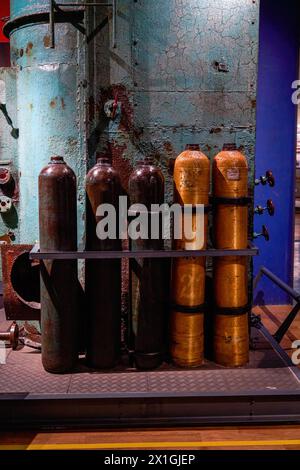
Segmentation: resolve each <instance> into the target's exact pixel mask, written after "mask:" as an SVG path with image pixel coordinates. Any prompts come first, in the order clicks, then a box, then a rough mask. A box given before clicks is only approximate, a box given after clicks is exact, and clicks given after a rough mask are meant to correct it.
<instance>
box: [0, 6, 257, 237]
mask: <svg viewBox="0 0 300 470" xmlns="http://www.w3.org/2000/svg"><path fill="white" fill-rule="evenodd" d="M66 1H67V0H66ZM11 3H12V15H11V16H12V17H18V16H21V15H24V14H31V13H36V12H41V11H46V10H48V6H49V4H48V0H44V1H43V0H13V1H12V2H11ZM79 3H80V2H79ZM258 14H259V2H258V1H256V0H243V1H240V0H222V1H221V0H160V1H159V2H156V1H152V0H151V1H149V0H118V12H117V47H116V48H114V49H113V48H112V47H111V45H112V18H111V9H109V8H108V9H107V8H89V9H88V11H87V12H86V21H85V26H86V29H87V33H86V36H85V35H83V34H82V33H81V32H79V31H78V30H77V29H76V28H75V27H74V26H73V25H71V24H69V23H59V24H56V25H55V35H56V47H55V49H49V47H48V46H49V40H50V38H49V28H48V25H47V24H29V25H27V26H25V27H22V28H20V29H18V30H15V31H14V32H13V33H12V35H11V51H12V52H11V53H12V63H13V66H14V68H13V69H11V70H1V71H0V83H1V80H2V81H3V82H5V84H6V89H7V91H6V93H7V95H8V107H9V112H10V113H11V115H12V117H13V118H14V119H15V120H16V122H17V127H18V128H19V130H20V137H19V139H18V141H16V140H14V139H13V138H12V137H11V136H10V133H9V128H8V127H7V125H6V123H5V121H4V118H3V116H0V128H1V136H0V158H3V159H6V158H12V160H13V161H14V162H15V171H16V172H17V179H19V194H20V202H17V203H16V212H17V215H18V223H17V227H18V230H19V235H20V236H19V235H18V231H16V235H17V240H18V241H20V242H22V243H33V242H34V241H35V240H37V238H38V214H37V205H38V201H37V177H38V174H39V172H40V170H41V168H42V167H43V166H44V165H46V164H47V163H48V160H49V157H50V156H51V155H52V154H59V153H61V154H62V155H63V156H64V157H65V159H66V161H67V162H68V164H69V165H70V166H71V167H72V168H73V169H74V171H75V173H76V175H77V179H78V227H79V236H78V239H79V240H80V245H81V246H82V245H83V242H84V218H85V192H84V177H85V174H86V169H87V168H90V167H91V166H92V165H93V164H94V162H95V155H96V152H98V153H100V154H104V155H110V156H112V158H113V161H114V164H115V166H116V168H117V169H118V170H119V172H120V173H121V178H122V183H123V186H124V189H125V190H126V189H127V182H128V177H129V174H130V171H131V169H132V168H133V167H134V165H135V162H136V161H137V159H138V158H140V156H141V155H152V156H154V157H155V158H156V161H157V163H158V164H159V166H160V167H161V168H162V171H163V173H164V176H165V178H166V185H165V187H166V201H168V202H171V201H172V199H173V183H172V178H171V176H170V175H169V173H168V168H169V160H170V159H171V158H174V157H176V155H178V154H179V153H180V152H181V151H182V149H183V148H184V146H185V144H186V143H200V145H201V147H202V149H203V151H204V152H205V153H206V154H207V155H208V156H209V157H210V158H212V157H213V156H214V155H215V154H216V153H217V152H218V151H219V149H220V148H221V147H222V145H223V143H224V142H236V143H237V145H238V146H239V147H241V148H242V149H243V150H244V152H245V154H246V156H247V158H248V161H249V168H250V175H249V181H250V188H251V190H252V188H253V177H254V143H255V107H256V71H257V48H258ZM86 44H87V47H86ZM15 77H16V78H17V79H15ZM110 101H113V102H116V103H117V107H116V115H115V117H114V118H113V119H112V118H111V116H108V115H107V114H105V111H104V110H105V105H106V103H107V102H110ZM2 129H3V133H2ZM8 155H12V157H9V156H8ZM1 224H2V221H1V220H0V226H1V227H2V225H1ZM3 227H4V226H3ZM1 230H2V228H1Z"/></svg>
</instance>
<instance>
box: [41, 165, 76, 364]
mask: <svg viewBox="0 0 300 470" xmlns="http://www.w3.org/2000/svg"><path fill="white" fill-rule="evenodd" d="M39 229H40V249H41V251H46V252H47V251H76V250H77V212H76V176H75V174H74V172H73V170H72V169H71V168H70V167H69V166H68V165H67V164H66V163H65V161H64V159H63V158H62V157H52V158H51V161H50V163H49V164H48V165H47V166H46V167H45V168H43V170H42V171H41V173H40V175H39ZM78 320H79V317H78V278H77V261H76V260H53V261H52V260H45V261H44V262H43V263H41V331H42V362H43V366H44V368H45V369H46V370H47V371H48V372H53V373H63V372H68V371H70V370H71V369H72V368H73V367H74V366H75V364H76V361H77V358H78Z"/></svg>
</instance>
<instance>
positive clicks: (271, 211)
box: [254, 199, 275, 217]
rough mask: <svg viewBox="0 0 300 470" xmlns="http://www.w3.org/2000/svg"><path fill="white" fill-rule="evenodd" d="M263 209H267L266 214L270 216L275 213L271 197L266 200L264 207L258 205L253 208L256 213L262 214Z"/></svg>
mask: <svg viewBox="0 0 300 470" xmlns="http://www.w3.org/2000/svg"><path fill="white" fill-rule="evenodd" d="M265 211H268V214H269V215H270V216H272V217H273V215H274V214H275V206H274V203H273V201H272V199H268V200H267V205H266V207H262V206H260V205H258V206H256V207H255V209H254V212H255V214H258V215H262V214H263V213H264V212H265Z"/></svg>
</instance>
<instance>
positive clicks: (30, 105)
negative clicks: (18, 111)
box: [29, 103, 33, 111]
mask: <svg viewBox="0 0 300 470" xmlns="http://www.w3.org/2000/svg"><path fill="white" fill-rule="evenodd" d="M29 109H30V111H32V110H33V104H32V103H29Z"/></svg>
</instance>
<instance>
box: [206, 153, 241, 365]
mask: <svg viewBox="0 0 300 470" xmlns="http://www.w3.org/2000/svg"><path fill="white" fill-rule="evenodd" d="M213 194H214V221H213V222H214V243H215V248H218V249H245V248H247V240H248V199H247V196H248V165H247V160H246V158H245V156H244V155H243V154H242V153H241V152H239V151H238V150H237V148H236V146H235V145H234V144H225V145H224V147H223V150H222V151H221V152H220V153H219V154H218V155H217V156H216V157H215V158H214V162H213ZM214 301H215V308H216V312H215V313H216V316H215V334H214V351H215V360H216V362H218V363H219V364H222V365H225V366H242V365H244V364H245V363H247V361H248V354H249V338H248V315H247V304H248V258H247V257H244V256H229V257H218V258H215V259H214Z"/></svg>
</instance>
